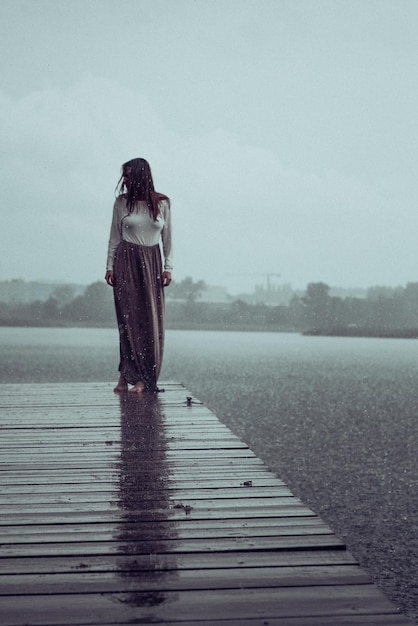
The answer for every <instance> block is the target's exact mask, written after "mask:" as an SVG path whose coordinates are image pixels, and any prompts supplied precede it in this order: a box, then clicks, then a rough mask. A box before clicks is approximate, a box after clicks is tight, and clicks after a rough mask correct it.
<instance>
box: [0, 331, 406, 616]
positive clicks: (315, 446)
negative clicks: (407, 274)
mask: <svg viewBox="0 0 418 626" xmlns="http://www.w3.org/2000/svg"><path fill="white" fill-rule="evenodd" d="M0 348H1V357H0V382H2V383H5V382H16V383H27V382H30V383H33V382H48V381H50V382H65V381H71V382H77V381H111V380H115V381H116V377H117V372H116V369H117V364H118V337H117V332H116V330H114V329H87V328H77V329H75V328H64V329H58V328H0ZM161 379H162V380H164V379H165V380H168V379H173V380H177V381H179V382H182V383H184V384H185V385H186V387H187V388H188V389H190V391H192V392H193V393H194V394H195V395H196V396H197V397H198V398H200V399H201V400H203V401H204V402H205V404H206V405H207V406H208V407H209V408H210V409H211V410H213V411H214V412H215V413H216V415H217V416H218V417H219V419H220V420H221V421H222V422H224V423H225V424H227V425H228V426H229V427H230V428H231V430H233V431H234V432H235V433H236V434H237V435H238V436H239V437H241V438H242V439H243V440H244V441H245V442H247V443H248V444H249V446H250V447H251V448H252V449H253V450H254V452H255V453H256V454H257V455H258V456H259V457H260V458H261V459H263V461H264V462H265V463H266V464H267V465H268V466H269V467H270V468H271V469H272V470H273V471H275V472H276V473H277V474H278V475H279V476H280V477H281V478H283V479H284V480H285V481H286V482H287V484H288V485H289V487H290V488H291V489H292V491H293V493H294V494H295V495H297V496H299V497H300V498H301V499H302V500H303V502H304V503H305V504H306V505H308V506H309V507H310V508H312V509H313V510H314V511H315V512H316V513H318V514H319V515H320V516H321V517H322V518H323V519H324V520H325V521H327V522H328V523H329V524H330V525H331V527H332V528H333V530H334V531H335V532H336V534H337V535H339V536H340V537H341V538H342V539H344V540H345V541H346V543H347V546H348V548H349V550H350V551H351V552H352V553H353V554H354V555H355V557H356V558H357V559H358V560H359V562H360V563H361V565H362V566H363V567H365V568H366V569H367V570H368V571H369V573H370V574H371V576H372V578H373V579H374V580H375V581H376V582H377V584H378V585H379V586H380V587H381V588H382V589H383V590H384V592H385V593H386V594H387V595H388V596H389V597H390V598H391V599H392V600H393V601H394V602H395V603H396V604H397V606H399V607H400V608H401V609H402V610H403V611H404V612H405V613H406V614H407V615H409V616H410V617H412V618H413V619H415V620H418V589H417V585H416V572H417V571H418V549H417V541H418V532H417V531H418V489H417V486H418V485H417V465H418V461H417V459H418V454H417V441H418V419H417V418H418V342H417V341H416V340H408V339H372V338H369V339H363V338H339V337H304V336H302V335H298V334H291V333H269V332H265V333H263V332H221V331H219V332H218V331H175V330H170V331H168V332H167V336H166V351H165V360H164V365H163V370H162V374H161Z"/></svg>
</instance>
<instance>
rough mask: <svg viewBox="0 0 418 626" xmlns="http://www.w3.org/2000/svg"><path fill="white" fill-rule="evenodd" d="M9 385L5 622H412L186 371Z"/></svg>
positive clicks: (15, 625) (2, 559)
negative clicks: (194, 390)
mask: <svg viewBox="0 0 418 626" xmlns="http://www.w3.org/2000/svg"><path fill="white" fill-rule="evenodd" d="M161 386H162V387H163V388H164V390H165V391H164V393H160V394H158V395H157V396H153V395H150V394H144V395H143V396H142V397H141V396H134V395H133V394H124V395H123V396H120V397H119V396H115V395H114V394H113V392H112V386H111V385H109V384H101V383H88V384H65V385H61V384H52V385H43V384H34V385H0V411H1V417H0V428H1V433H0V434H1V445H0V464H1V472H0V481H1V509H0V524H1V526H0V535H1V538H0V544H1V551H0V594H1V595H0V616H1V617H0V621H1V624H2V626H24V625H25V626H26V625H38V626H39V625H42V626H48V625H49V626H51V625H54V626H58V625H66V626H72V625H78V626H82V625H83V626H87V625H93V624H100V625H107V626H110V625H112V624H114V625H116V624H176V625H177V626H186V625H187V626H193V625H196V626H227V625H228V626H234V625H240V626H256V625H257V626H258V625H260V626H284V625H286V626H327V625H329V626H338V625H344V626H348V625H357V626H359V625H361V626H372V625H373V626H395V625H397V626H400V625H405V626H406V625H407V624H411V622H409V621H408V620H407V619H406V618H405V617H404V616H402V615H401V614H399V612H398V611H397V610H396V607H395V606H394V605H393V604H392V603H391V602H389V600H388V599H387V598H386V597H385V596H384V595H383V594H382V593H381V592H380V591H379V590H378V589H377V588H376V586H375V585H373V584H372V583H371V582H370V580H369V579H368V577H367V575H366V574H365V572H364V571H363V570H362V569H361V568H360V567H359V566H358V564H357V563H356V561H355V559H354V558H353V557H352V556H351V555H350V554H349V553H348V552H347V550H346V549H345V545H344V544H343V543H342V542H341V541H340V540H339V539H338V538H337V537H336V536H335V535H334V534H333V532H332V531H331V530H330V528H329V527H328V526H327V525H326V524H325V523H324V522H323V521H322V520H321V519H320V518H318V517H317V516H316V515H315V514H314V513H313V512H312V511H311V510H310V509H308V508H307V507H306V506H304V505H303V504H302V503H301V502H300V500H298V499H297V498H296V497H294V496H293V494H292V493H291V492H290V491H289V489H288V488H287V487H286V485H285V484H284V483H283V482H282V481H281V480H279V479H278V478H277V477H276V476H275V475H274V474H273V473H272V472H271V471H269V470H268V469H267V468H266V467H265V465H264V464H263V463H262V462H261V461H260V460H259V459H258V458H257V457H256V456H255V455H254V454H253V452H252V451H251V450H249V449H248V446H246V445H245V444H244V443H243V442H242V441H240V440H239V439H238V438H237V437H236V436H235V435H233V434H232V433H231V431H230V430H229V429H228V428H227V427H226V426H224V425H222V424H221V423H220V422H219V420H218V419H217V418H216V416H215V415H214V414H213V413H211V412H210V411H209V410H208V409H207V408H206V407H205V406H203V405H202V404H201V403H200V402H199V401H198V400H196V399H194V398H191V394H190V393H189V392H188V391H187V390H186V389H184V388H183V387H182V386H181V385H179V384H177V383H171V382H169V383H165V384H164V383H162V384H161Z"/></svg>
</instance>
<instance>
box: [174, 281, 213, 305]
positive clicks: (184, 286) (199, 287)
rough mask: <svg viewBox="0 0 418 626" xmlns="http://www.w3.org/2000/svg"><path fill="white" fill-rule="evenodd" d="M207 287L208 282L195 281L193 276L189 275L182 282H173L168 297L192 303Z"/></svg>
mask: <svg viewBox="0 0 418 626" xmlns="http://www.w3.org/2000/svg"><path fill="white" fill-rule="evenodd" d="M205 289H206V284H205V282H204V281H203V280H198V281H196V282H194V281H193V278H191V277H190V276H187V277H186V278H184V279H183V280H182V281H181V282H180V283H177V282H175V281H173V282H172V284H171V285H170V291H169V293H168V297H169V298H173V300H186V302H188V303H192V302H195V300H196V298H197V297H198V296H199V294H200V293H201V292H202V291H205Z"/></svg>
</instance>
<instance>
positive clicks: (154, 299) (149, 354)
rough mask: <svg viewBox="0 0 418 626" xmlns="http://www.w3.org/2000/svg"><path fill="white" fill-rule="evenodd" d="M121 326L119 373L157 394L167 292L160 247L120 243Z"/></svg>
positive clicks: (117, 285)
mask: <svg viewBox="0 0 418 626" xmlns="http://www.w3.org/2000/svg"><path fill="white" fill-rule="evenodd" d="M113 280H114V288H113V293H114V299H115V308H116V318H117V321H118V326H119V341H120V364H119V372H120V373H121V374H122V376H123V377H124V379H125V380H126V382H127V383H130V384H131V385H135V384H136V383H137V382H139V381H142V382H143V383H144V385H145V389H146V390H147V391H152V392H155V391H157V380H158V376H159V374H160V370H161V363H162V358H163V349H164V289H163V284H162V262H161V252H160V247H159V246H158V245H156V246H140V245H137V244H133V243H128V242H127V241H121V242H120V244H119V246H118V248H117V250H116V255H115V263H114V268H113Z"/></svg>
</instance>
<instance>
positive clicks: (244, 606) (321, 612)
mask: <svg viewBox="0 0 418 626" xmlns="http://www.w3.org/2000/svg"><path fill="white" fill-rule="evenodd" d="M278 610H279V611H280V616H281V617H282V618H284V617H292V616H294V615H299V616H304V617H308V616H309V617H311V616H315V617H319V616H321V617H322V616H328V617H331V616H333V617H335V618H338V617H339V616H341V615H347V614H349V615H356V614H362V615H367V614H369V615H370V614H378V615H384V614H387V613H393V607H392V605H391V604H390V603H389V601H388V600H386V598H384V596H383V595H382V594H381V593H379V592H377V591H376V590H375V588H374V587H372V586H371V585H349V586H338V585H336V586H324V587H320V586H314V587H286V588H277V587H276V588H262V589H233V590H230V589H221V590H218V589H213V590H205V591H204V590H198V591H180V592H179V591H174V592H172V591H161V592H155V593H154V594H153V596H152V597H150V594H149V592H147V591H137V590H133V591H132V592H131V593H125V594H124V593H110V594H106V593H99V594H77V596H76V599H75V598H74V597H73V596H72V595H60V594H57V595H40V596H36V595H27V596H24V597H19V602H16V599H15V598H14V597H13V596H4V597H1V598H0V612H1V614H2V615H3V616H5V621H4V622H3V626H20V624H33V625H42V626H48V625H50V624H60V625H61V624H67V625H68V623H69V622H70V623H76V624H77V623H80V622H81V621H87V623H95V624H104V623H106V624H107V623H108V622H109V621H110V620H114V621H116V622H118V623H129V622H132V621H133V620H148V621H149V622H152V621H154V622H155V621H158V620H160V621H162V622H164V623H170V622H171V623H174V622H175V621H177V620H178V618H179V617H180V618H181V616H184V617H187V620H188V621H189V622H192V623H193V622H194V623H197V622H198V621H199V619H200V618H201V616H202V615H204V616H205V618H206V619H209V620H212V621H213V622H215V621H216V620H219V619H225V618H226V617H229V618H230V619H234V620H241V619H244V618H245V619H248V618H253V619H255V618H257V619H260V618H262V619H264V620H268V619H269V618H270V616H271V615H275V614H277V611H278ZM92 616H94V621H93V620H92Z"/></svg>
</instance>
